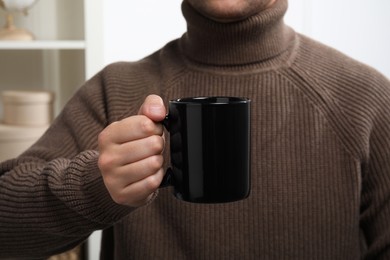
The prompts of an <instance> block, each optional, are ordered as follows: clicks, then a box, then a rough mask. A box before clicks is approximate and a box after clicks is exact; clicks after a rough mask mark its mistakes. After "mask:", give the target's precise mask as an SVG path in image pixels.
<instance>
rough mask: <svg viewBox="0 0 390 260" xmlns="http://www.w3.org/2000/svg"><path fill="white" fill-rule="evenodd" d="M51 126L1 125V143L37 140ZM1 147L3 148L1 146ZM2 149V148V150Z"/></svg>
mask: <svg viewBox="0 0 390 260" xmlns="http://www.w3.org/2000/svg"><path fill="white" fill-rule="evenodd" d="M48 127H49V126H48V125H46V126H14V125H5V124H0V142H8V141H9V142H14V141H17V140H20V141H21V140H30V139H37V138H38V137H40V136H41V135H43V133H45V131H46V130H47V128H48ZM0 147H1V146H0ZM0 149H1V148H0Z"/></svg>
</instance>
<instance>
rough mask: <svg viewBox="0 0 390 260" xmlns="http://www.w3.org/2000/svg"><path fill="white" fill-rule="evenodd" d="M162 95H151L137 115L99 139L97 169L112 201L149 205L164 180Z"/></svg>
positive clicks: (119, 123) (102, 134) (110, 129)
mask: <svg viewBox="0 0 390 260" xmlns="http://www.w3.org/2000/svg"><path fill="white" fill-rule="evenodd" d="M165 115H166V110H165V107H164V103H163V101H162V99H161V98H160V97H159V96H156V95H150V96H148V97H147V98H146V99H145V101H144V103H143V104H142V106H141V108H140V109H139V113H138V115H136V116H131V117H128V118H125V119H123V120H121V121H118V122H114V123H112V124H111V125H109V126H108V127H107V128H105V129H104V130H103V131H102V132H101V133H100V134H99V138H98V143H99V153H100V155H99V161H98V166H99V169H100V171H101V174H102V176H103V180H104V183H105V185H106V187H107V189H108V192H109V193H110V195H111V197H112V199H113V200H114V201H115V202H116V203H118V204H121V205H127V206H131V207H139V206H142V205H144V204H146V203H147V202H148V200H149V199H150V198H151V196H152V195H153V193H154V192H155V191H156V190H157V189H158V188H159V186H160V183H161V181H162V179H163V177H164V170H163V169H162V165H163V156H162V151H163V149H164V139H163V126H162V124H161V123H158V122H161V121H162V120H163V119H164V117H165Z"/></svg>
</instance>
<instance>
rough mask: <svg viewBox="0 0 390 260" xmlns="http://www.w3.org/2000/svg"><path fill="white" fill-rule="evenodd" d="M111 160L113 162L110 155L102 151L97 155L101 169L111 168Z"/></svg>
mask: <svg viewBox="0 0 390 260" xmlns="http://www.w3.org/2000/svg"><path fill="white" fill-rule="evenodd" d="M113 162H114V160H113V157H112V156H110V155H107V154H105V153H103V154H100V155H99V158H98V167H99V169H100V170H101V171H103V172H105V171H108V170H109V169H110V168H111V165H113Z"/></svg>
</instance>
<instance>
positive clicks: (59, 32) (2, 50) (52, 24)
mask: <svg viewBox="0 0 390 260" xmlns="http://www.w3.org/2000/svg"><path fill="white" fill-rule="evenodd" d="M102 16H103V0H39V1H38V2H37V3H36V4H35V5H34V6H33V7H32V8H31V9H30V10H29V13H28V15H27V16H23V15H22V14H17V15H15V23H16V25H17V26H19V27H22V28H26V29H28V30H30V31H31V32H32V33H33V34H34V35H35V38H36V39H35V40H34V41H0V91H3V90H8V89H41V90H49V91H52V92H53V93H54V94H55V100H56V101H55V103H54V111H55V114H58V113H59V111H60V110H61V109H62V107H63V106H64V105H65V103H66V102H67V100H68V99H69V98H70V96H71V95H72V94H73V93H74V92H75V90H76V89H77V88H78V87H80V86H81V85H82V84H83V83H84V82H85V81H86V80H87V79H88V78H90V77H92V76H93V75H94V74H95V73H96V72H97V71H99V70H100V69H101V68H102V67H103V39H102V37H103V32H102V28H103V20H102ZM4 23H5V12H4V11H3V10H1V11H0V25H1V26H2V24H4ZM1 116H2V111H0V117H1Z"/></svg>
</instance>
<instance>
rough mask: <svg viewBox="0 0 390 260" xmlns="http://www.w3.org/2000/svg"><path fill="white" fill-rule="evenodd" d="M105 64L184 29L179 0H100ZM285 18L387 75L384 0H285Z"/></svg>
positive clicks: (388, 22) (389, 35) (389, 59)
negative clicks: (102, 15) (101, 0)
mask: <svg viewBox="0 0 390 260" xmlns="http://www.w3.org/2000/svg"><path fill="white" fill-rule="evenodd" d="M103 2H104V11H103V13H104V26H103V30H104V46H105V47H104V62H105V64H108V63H111V62H114V61H118V60H138V59H140V58H142V57H144V56H146V55H148V54H150V53H152V52H153V51H155V50H157V49H159V48H160V47H162V46H163V45H164V44H165V43H167V42H168V41H170V40H172V39H174V38H177V37H180V36H181V34H182V33H183V32H184V31H185V28H186V26H185V22H184V19H183V17H182V15H181V10H180V4H181V0H169V1H168V0H143V1H136V0H104V1H103ZM289 5H290V6H289V10H288V12H287V15H286V22H287V23H288V24H290V25H291V26H292V27H294V28H295V29H296V30H297V31H299V32H302V33H304V34H306V35H308V36H311V37H313V38H315V39H317V40H319V41H321V42H323V43H326V44H328V45H331V46H333V47H335V48H336V49H339V50H341V51H343V52H345V53H346V54H348V55H350V56H352V57H354V58H356V59H358V60H360V61H362V62H365V63H367V64H369V65H371V66H373V67H375V68H376V69H378V70H379V71H381V72H382V73H384V74H385V75H387V76H388V77H389V78H390V51H388V47H387V46H390V29H389V28H388V26H390V15H388V13H390V1H389V0H371V1H365V0H342V1H339V0H290V1H289Z"/></svg>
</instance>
